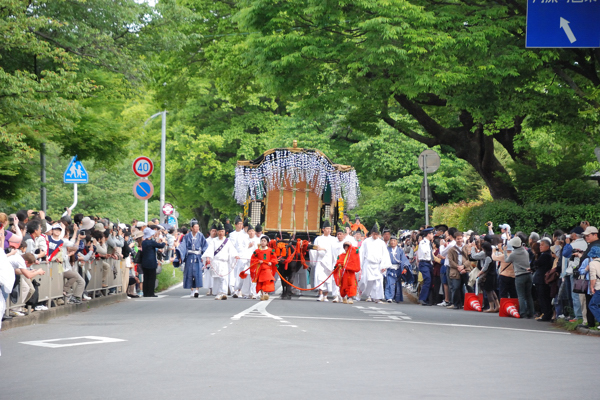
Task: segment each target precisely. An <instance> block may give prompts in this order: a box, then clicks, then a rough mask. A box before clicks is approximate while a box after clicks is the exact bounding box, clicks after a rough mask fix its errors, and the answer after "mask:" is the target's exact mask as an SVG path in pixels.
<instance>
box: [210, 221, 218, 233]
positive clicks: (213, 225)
mask: <svg viewBox="0 0 600 400" xmlns="http://www.w3.org/2000/svg"><path fill="white" fill-rule="evenodd" d="M213 229H217V221H216V220H215V221H213V223H212V225H211V226H210V230H211V231H212V230H213Z"/></svg>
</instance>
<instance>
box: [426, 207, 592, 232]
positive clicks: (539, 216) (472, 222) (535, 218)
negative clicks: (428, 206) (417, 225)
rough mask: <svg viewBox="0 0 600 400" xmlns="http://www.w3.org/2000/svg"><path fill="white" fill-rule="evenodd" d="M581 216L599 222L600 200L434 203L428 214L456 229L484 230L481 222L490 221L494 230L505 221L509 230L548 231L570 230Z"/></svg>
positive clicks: (436, 221)
mask: <svg viewBox="0 0 600 400" xmlns="http://www.w3.org/2000/svg"><path fill="white" fill-rule="evenodd" d="M583 220H586V221H589V222H590V224H591V225H594V226H598V224H600V204H579V205H570V204H566V203H550V204H535V203H530V204H526V205H520V204H517V203H515V202H512V201H509V200H498V201H489V202H472V203H466V202H460V203H454V204H444V205H442V206H438V207H435V208H434V209H433V213H432V215H431V222H432V224H434V225H438V224H446V225H448V226H455V227H457V228H458V229H460V230H463V231H466V230H469V229H471V230H474V231H476V232H479V233H483V232H486V231H487V228H486V226H485V223H486V222H487V221H492V222H493V223H494V230H495V231H496V232H498V231H499V229H498V225H500V224H504V223H507V224H509V225H510V226H511V231H512V233H515V232H517V231H523V232H527V233H529V232H538V233H543V232H548V233H552V232H553V231H554V230H556V229H562V230H563V231H568V230H571V229H572V228H573V227H575V226H577V225H579V223H580V222H581V221H583Z"/></svg>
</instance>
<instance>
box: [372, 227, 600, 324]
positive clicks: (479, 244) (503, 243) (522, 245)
mask: <svg viewBox="0 0 600 400" xmlns="http://www.w3.org/2000/svg"><path fill="white" fill-rule="evenodd" d="M425 228H426V227H422V229H421V230H419V231H408V232H404V233H402V234H401V235H400V238H399V239H400V243H401V246H402V248H403V249H404V252H405V254H406V256H407V257H408V259H409V260H410V266H409V267H408V268H405V270H404V271H403V274H402V277H403V279H402V280H403V285H404V286H405V287H406V288H407V289H408V290H409V291H411V292H414V293H419V292H420V291H421V290H422V289H423V286H424V285H428V286H430V288H429V289H430V290H429V296H428V299H427V301H426V304H423V305H438V306H442V307H446V308H449V309H460V308H463V306H464V295H465V293H473V292H475V291H478V292H482V293H483V294H484V299H485V300H484V301H485V305H484V308H485V310H484V311H485V312H498V311H499V299H501V298H517V299H518V300H519V305H520V314H521V317H522V318H535V319H536V320H538V321H540V322H544V321H546V322H547V321H556V320H557V319H563V320H568V321H570V322H579V323H580V326H582V327H586V328H589V327H595V326H596V322H597V321H598V318H599V317H600V293H599V292H598V291H599V290H600V239H599V237H598V229H597V228H596V227H594V226H590V224H589V223H588V222H587V221H582V222H581V223H580V225H578V226H576V227H574V228H572V229H570V230H568V232H564V231H561V230H556V231H554V232H553V233H552V234H542V235H540V234H538V233H537V232H529V233H525V232H516V233H515V234H513V233H511V227H510V226H509V225H508V224H502V225H500V226H499V228H500V233H497V232H495V231H494V226H493V224H492V223H491V222H488V223H487V232H485V234H482V235H480V234H478V233H476V232H473V231H467V232H460V231H459V230H458V229H456V228H448V227H447V226H446V225H438V226H436V227H435V228H433V229H434V236H433V240H432V241H431V246H432V248H433V255H434V259H433V263H432V264H433V274H432V279H431V280H430V281H426V280H424V279H423V278H422V275H421V274H420V273H419V260H418V257H417V253H418V251H417V250H418V247H419V246H420V245H424V244H423V243H424V242H423V238H424V237H425V235H423V234H422V233H421V232H422V231H423V230H424V229H425ZM386 236H387V238H386ZM390 237H393V236H392V235H391V233H390V232H389V231H387V230H384V234H383V239H384V241H386V243H387V242H388V240H389V238H390ZM459 260H460V261H459Z"/></svg>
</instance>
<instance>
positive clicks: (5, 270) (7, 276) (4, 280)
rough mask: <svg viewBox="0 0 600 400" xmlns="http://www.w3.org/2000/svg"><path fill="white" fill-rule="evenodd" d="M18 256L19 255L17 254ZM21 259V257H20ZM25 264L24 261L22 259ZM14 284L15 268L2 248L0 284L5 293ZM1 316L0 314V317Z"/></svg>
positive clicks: (0, 255) (0, 254) (0, 253)
mask: <svg viewBox="0 0 600 400" xmlns="http://www.w3.org/2000/svg"><path fill="white" fill-rule="evenodd" d="M12 257H14V256H12ZM19 257H21V256H20V255H19ZM21 259H23V258H22V257H21ZM23 264H25V261H23ZM14 284H15V269H14V268H13V266H12V264H11V262H10V261H9V260H8V257H6V253H5V252H4V249H0V286H1V287H3V288H4V292H5V293H10V292H11V291H12V289H13V285H14ZM1 317H2V316H0V318H1Z"/></svg>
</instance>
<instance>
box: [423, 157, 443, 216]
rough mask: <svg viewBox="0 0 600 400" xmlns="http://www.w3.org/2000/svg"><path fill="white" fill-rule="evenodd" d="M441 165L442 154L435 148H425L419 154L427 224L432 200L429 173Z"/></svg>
mask: <svg viewBox="0 0 600 400" xmlns="http://www.w3.org/2000/svg"><path fill="white" fill-rule="evenodd" d="M439 167H440V156H439V155H438V153H436V152H435V151H433V150H425V151H423V152H422V153H421V154H419V168H421V171H423V175H424V176H423V186H422V187H421V193H424V196H422V198H423V197H424V199H425V225H426V226H428V225H429V201H430V193H431V191H430V189H429V182H428V181H427V174H428V173H429V174H433V173H434V172H435V171H437V170H438V168H439Z"/></svg>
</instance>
